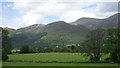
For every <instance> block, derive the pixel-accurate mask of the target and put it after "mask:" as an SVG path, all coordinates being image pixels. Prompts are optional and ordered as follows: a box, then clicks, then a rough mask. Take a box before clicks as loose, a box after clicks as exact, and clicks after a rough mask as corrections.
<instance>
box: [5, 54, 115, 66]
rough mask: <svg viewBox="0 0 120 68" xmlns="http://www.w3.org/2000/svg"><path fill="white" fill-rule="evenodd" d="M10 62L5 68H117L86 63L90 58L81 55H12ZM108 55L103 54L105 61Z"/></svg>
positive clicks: (107, 64)
mask: <svg viewBox="0 0 120 68" xmlns="http://www.w3.org/2000/svg"><path fill="white" fill-rule="evenodd" d="M8 56H9V61H10V62H3V65H4V66H117V64H110V63H86V62H89V61H90V60H89V57H88V56H86V54H81V53H31V54H11V55H8ZM108 56H109V55H108V54H103V56H102V57H101V61H103V60H104V59H105V58H106V57H108Z"/></svg>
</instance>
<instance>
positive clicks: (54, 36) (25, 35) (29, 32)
mask: <svg viewBox="0 0 120 68" xmlns="http://www.w3.org/2000/svg"><path fill="white" fill-rule="evenodd" d="M118 15H120V13H117V14H115V15H112V16H110V17H108V18H105V19H96V18H86V17H83V18H80V19H78V20H76V21H75V22H72V23H66V22H64V21H56V22H52V23H49V24H47V25H44V24H34V25H31V26H28V27H24V28H20V29H17V30H15V29H12V28H8V27H6V28H4V29H6V30H8V31H9V32H10V35H9V36H10V38H11V39H12V42H13V43H12V44H13V48H20V47H21V46H22V45H24V44H27V45H29V46H31V47H39V46H40V47H46V46H64V45H72V44H79V43H81V42H82V41H83V40H84V39H85V37H86V35H87V34H88V32H89V31H91V30H95V29H97V28H104V29H108V28H117V26H118V23H119V22H118V20H119V19H118Z"/></svg>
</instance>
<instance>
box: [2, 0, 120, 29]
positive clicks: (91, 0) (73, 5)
mask: <svg viewBox="0 0 120 68" xmlns="http://www.w3.org/2000/svg"><path fill="white" fill-rule="evenodd" d="M117 12H118V0H0V22H1V23H0V27H9V28H14V29H18V28H21V27H27V26H30V25H33V24H48V23H51V22H54V21H65V22H67V23H70V22H74V21H76V20H77V19H80V18H82V17H90V18H99V19H103V18H107V17H109V16H111V15H113V14H115V13H117Z"/></svg>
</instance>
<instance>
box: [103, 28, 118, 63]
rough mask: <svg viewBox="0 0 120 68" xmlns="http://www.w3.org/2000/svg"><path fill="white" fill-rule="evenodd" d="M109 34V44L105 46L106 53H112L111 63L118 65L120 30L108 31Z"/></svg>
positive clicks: (112, 29)
mask: <svg viewBox="0 0 120 68" xmlns="http://www.w3.org/2000/svg"><path fill="white" fill-rule="evenodd" d="M107 34H108V36H107V43H106V45H105V46H104V52H106V53H110V58H111V61H113V62H115V63H117V62H118V61H120V53H119V51H120V47H119V45H120V39H119V38H120V29H118V28H111V29H108V30H107Z"/></svg>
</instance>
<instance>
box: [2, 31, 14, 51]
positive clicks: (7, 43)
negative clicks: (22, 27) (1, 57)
mask: <svg viewBox="0 0 120 68" xmlns="http://www.w3.org/2000/svg"><path fill="white" fill-rule="evenodd" d="M8 34H9V32H8V31H7V30H4V29H2V49H3V50H4V51H5V52H6V53H10V52H11V50H12V44H11V39H10V38H9V36H8Z"/></svg>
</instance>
